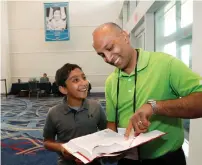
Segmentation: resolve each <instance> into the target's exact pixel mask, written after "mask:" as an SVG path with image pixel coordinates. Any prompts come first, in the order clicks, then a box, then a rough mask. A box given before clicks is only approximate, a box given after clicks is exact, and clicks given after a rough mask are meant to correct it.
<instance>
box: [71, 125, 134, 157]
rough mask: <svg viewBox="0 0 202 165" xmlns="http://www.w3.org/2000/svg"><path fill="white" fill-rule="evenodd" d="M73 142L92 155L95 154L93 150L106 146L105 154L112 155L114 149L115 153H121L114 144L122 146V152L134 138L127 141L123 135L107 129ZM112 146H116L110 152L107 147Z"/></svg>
mask: <svg viewBox="0 0 202 165" xmlns="http://www.w3.org/2000/svg"><path fill="white" fill-rule="evenodd" d="M71 142H73V143H74V144H76V145H78V146H79V147H80V148H84V149H85V150H87V151H88V152H89V153H90V154H93V149H94V148H96V147H98V146H105V149H106V150H105V153H110V152H112V149H114V152H118V151H120V149H119V147H117V148H116V147H115V145H114V144H118V145H121V146H122V147H121V148H122V150H123V149H127V148H128V147H129V145H130V144H131V142H132V138H131V139H130V140H125V138H124V136H123V135H119V134H117V133H116V132H114V131H112V130H110V129H105V130H102V131H99V132H96V133H93V134H90V135H86V136H82V137H79V138H75V139H72V140H71ZM111 145H114V147H112V148H110V151H108V150H107V148H106V146H111Z"/></svg>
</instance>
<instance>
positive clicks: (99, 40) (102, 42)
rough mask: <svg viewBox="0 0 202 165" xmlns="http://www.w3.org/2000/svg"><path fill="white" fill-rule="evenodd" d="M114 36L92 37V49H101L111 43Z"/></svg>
mask: <svg viewBox="0 0 202 165" xmlns="http://www.w3.org/2000/svg"><path fill="white" fill-rule="evenodd" d="M114 39H115V36H113V35H100V36H95V37H93V47H94V48H97V49H102V48H103V47H105V46H106V45H107V44H109V43H111V42H113V40H114Z"/></svg>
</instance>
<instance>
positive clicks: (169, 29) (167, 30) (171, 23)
mask: <svg viewBox="0 0 202 165" xmlns="http://www.w3.org/2000/svg"><path fill="white" fill-rule="evenodd" d="M165 11H167V8H165ZM164 21H165V25H164V36H169V35H170V34H172V33H174V32H175V31H176V6H173V7H172V8H171V9H170V10H168V11H167V13H166V14H165V16H164Z"/></svg>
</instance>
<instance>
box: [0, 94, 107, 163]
mask: <svg viewBox="0 0 202 165" xmlns="http://www.w3.org/2000/svg"><path fill="white" fill-rule="evenodd" d="M90 98H92V99H96V100H99V101H100V102H101V105H102V106H103V108H105V100H104V97H103V96H97V97H96V96H92V97H90ZM61 101H62V98H61V97H48V98H39V99H38V100H37V99H35V98H32V99H27V98H17V97H13V96H9V97H8V98H7V99H6V98H5V97H2V98H1V164H2V165H55V164H56V157H57V155H56V154H55V153H54V152H50V151H47V150H45V149H44V148H43V137H42V129H43V125H44V122H45V118H46V114H47V112H48V110H49V108H50V107H52V106H54V105H56V104H58V103H60V102H61Z"/></svg>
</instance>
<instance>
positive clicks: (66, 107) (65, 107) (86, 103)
mask: <svg viewBox="0 0 202 165" xmlns="http://www.w3.org/2000/svg"><path fill="white" fill-rule="evenodd" d="M62 104H63V107H64V114H68V113H70V112H71V111H72V109H71V108H70V107H69V106H68V104H67V96H65V97H64V98H63V101H62ZM88 108H89V105H88V99H84V100H83V105H82V106H81V108H80V109H79V110H78V111H82V110H88Z"/></svg>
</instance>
